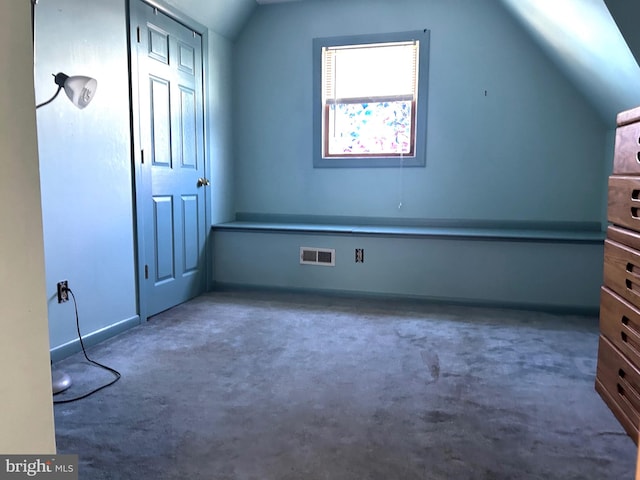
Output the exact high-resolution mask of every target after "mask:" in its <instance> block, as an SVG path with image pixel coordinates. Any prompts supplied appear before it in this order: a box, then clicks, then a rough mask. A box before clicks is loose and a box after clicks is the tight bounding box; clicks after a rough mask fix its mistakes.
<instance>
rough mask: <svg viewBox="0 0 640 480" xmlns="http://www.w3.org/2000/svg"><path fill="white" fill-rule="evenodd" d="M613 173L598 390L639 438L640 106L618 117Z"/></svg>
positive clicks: (610, 192)
mask: <svg viewBox="0 0 640 480" xmlns="http://www.w3.org/2000/svg"><path fill="white" fill-rule="evenodd" d="M617 124H618V128H617V130H616V143H615V155H614V161H613V175H611V176H610V177H609V197H608V210H607V217H608V220H609V222H610V223H611V225H610V226H609V227H608V229H607V238H606V240H605V244H604V285H603V286H602V288H601V291H600V341H599V347H598V367H597V370H596V384H595V387H596V390H597V392H598V393H599V394H600V396H601V397H602V398H603V399H604V401H605V402H606V404H607V405H608V406H609V408H610V409H611V411H612V412H613V413H614V415H615V416H616V418H617V419H618V420H619V421H620V423H621V424H622V426H623V427H624V429H625V430H626V431H627V433H628V434H629V435H630V436H631V438H633V440H634V441H635V442H636V444H637V443H638V432H639V429H640V107H638V108H635V109H633V110H628V111H625V112H621V113H620V114H619V115H618V117H617Z"/></svg>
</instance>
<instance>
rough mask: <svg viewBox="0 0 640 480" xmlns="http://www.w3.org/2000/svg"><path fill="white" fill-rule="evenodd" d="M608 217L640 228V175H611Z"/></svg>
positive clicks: (621, 223) (620, 223)
mask: <svg viewBox="0 0 640 480" xmlns="http://www.w3.org/2000/svg"><path fill="white" fill-rule="evenodd" d="M607 219H608V220H609V221H610V222H611V223H614V224H616V225H621V226H623V227H628V228H632V229H634V230H640V177H618V176H611V177H609V201H608V209H607Z"/></svg>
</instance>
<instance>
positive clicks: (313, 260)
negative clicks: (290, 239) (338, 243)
mask: <svg viewBox="0 0 640 480" xmlns="http://www.w3.org/2000/svg"><path fill="white" fill-rule="evenodd" d="M300 263H301V264H304V265H324V266H327V267H334V266H335V265H336V250H335V249H334V248H315V247H300Z"/></svg>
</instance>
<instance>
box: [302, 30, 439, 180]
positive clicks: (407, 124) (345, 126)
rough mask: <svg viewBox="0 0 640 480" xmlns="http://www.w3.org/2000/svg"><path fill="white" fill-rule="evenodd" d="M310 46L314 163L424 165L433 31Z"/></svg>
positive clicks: (336, 40) (343, 39) (316, 41)
mask: <svg viewBox="0 0 640 480" xmlns="http://www.w3.org/2000/svg"><path fill="white" fill-rule="evenodd" d="M313 48H314V56H313V59H314V110H313V114H314V166H316V167H357V166H364V167H376V166H380V167H390V166H401V165H402V166H424V165H425V150H426V147H425V143H426V118H427V84H428V83H427V80H428V52H429V31H428V30H424V31H416V32H404V33H392V34H383V35H360V36H351V37H341V38H321V39H314V41H313Z"/></svg>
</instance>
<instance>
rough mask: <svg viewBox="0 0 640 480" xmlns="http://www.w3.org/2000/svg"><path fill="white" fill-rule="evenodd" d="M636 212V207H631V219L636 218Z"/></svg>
mask: <svg viewBox="0 0 640 480" xmlns="http://www.w3.org/2000/svg"><path fill="white" fill-rule="evenodd" d="M638 210H640V209H639V208H638V207H631V216H632V217H633V218H638Z"/></svg>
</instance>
